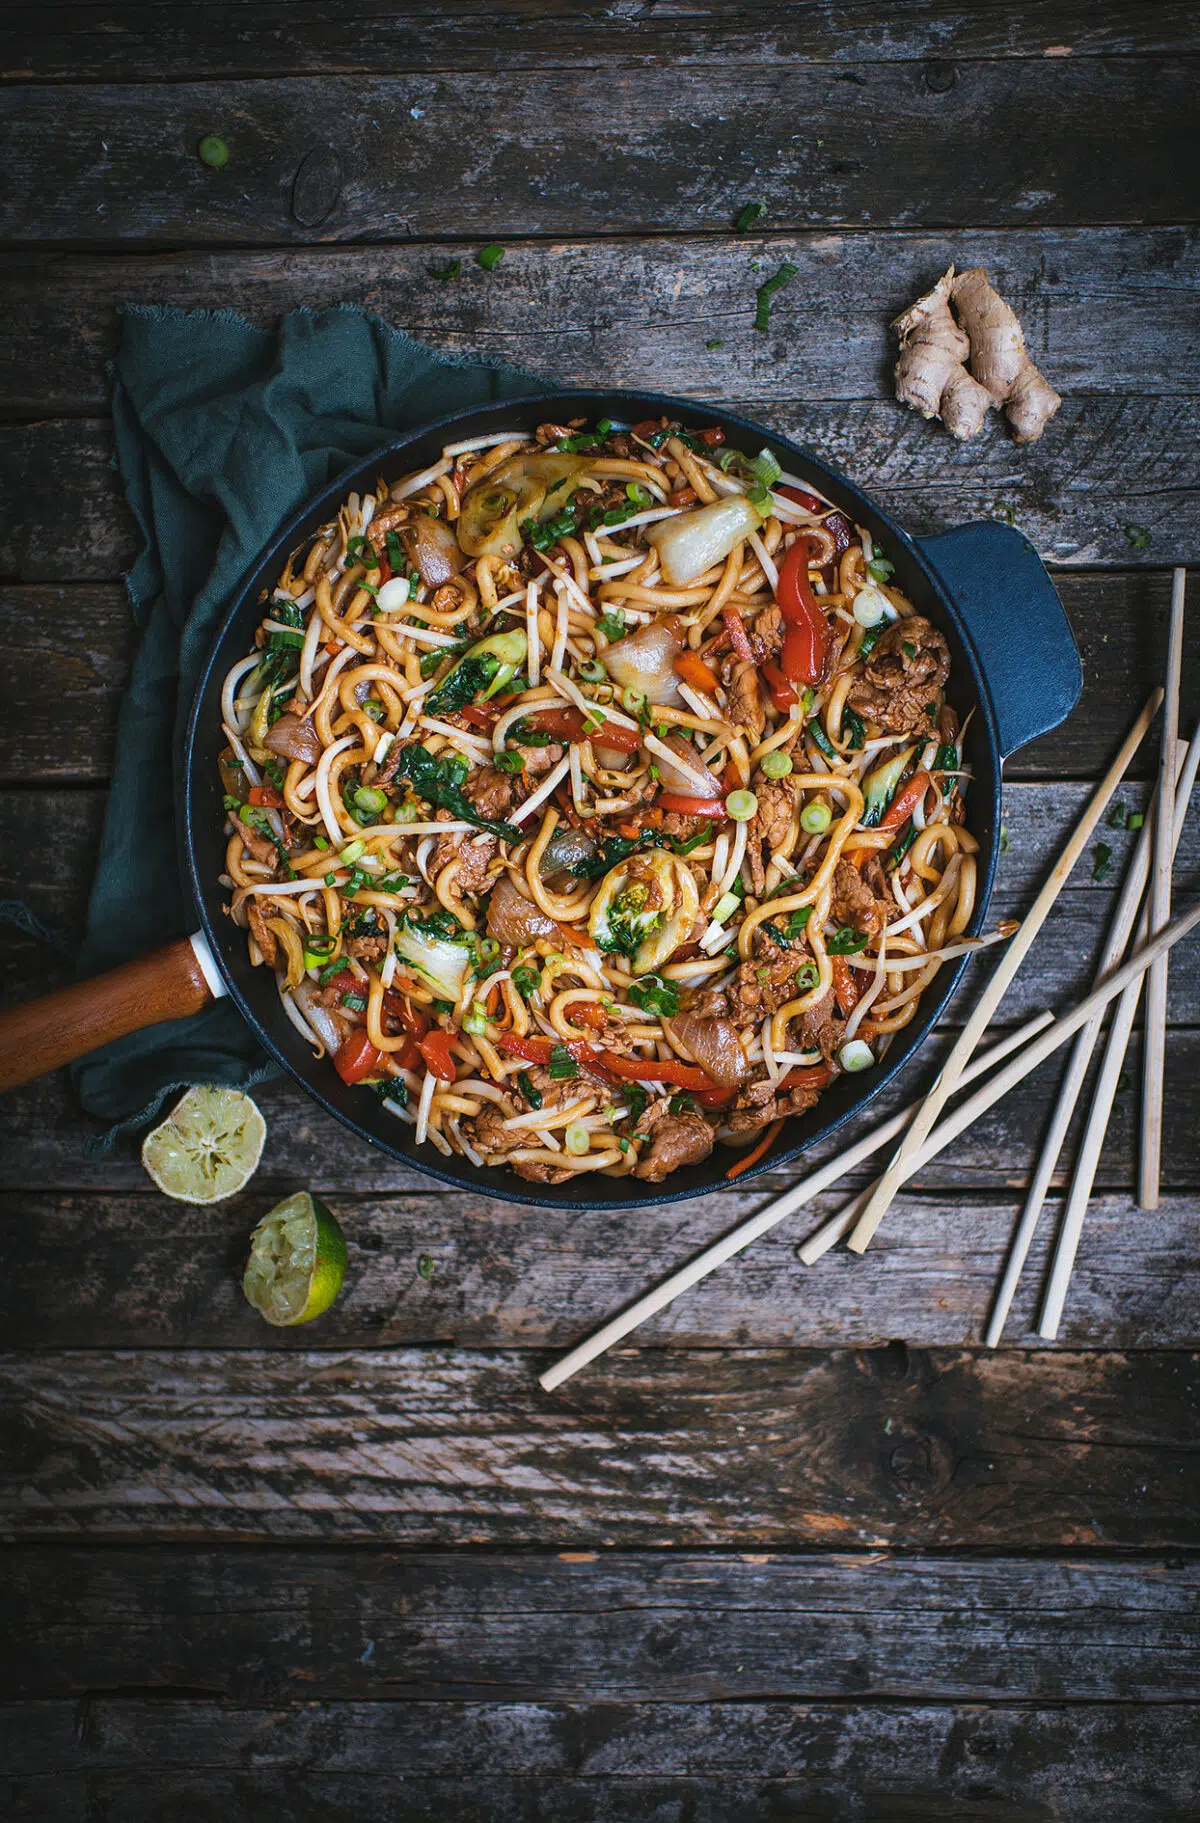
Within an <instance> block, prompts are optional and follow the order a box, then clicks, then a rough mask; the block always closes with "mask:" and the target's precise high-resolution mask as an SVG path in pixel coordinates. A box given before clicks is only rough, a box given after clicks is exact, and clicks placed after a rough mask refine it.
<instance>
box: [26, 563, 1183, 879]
mask: <svg viewBox="0 0 1200 1823" xmlns="http://www.w3.org/2000/svg"><path fill="white" fill-rule="evenodd" d="M1055 586H1056V588H1057V589H1058V592H1059V595H1060V596H1061V598H1062V602H1063V606H1064V607H1065V608H1066V611H1067V614H1068V617H1069V619H1070V621H1071V626H1072V629H1073V631H1074V633H1075V637H1076V639H1077V641H1078V642H1079V646H1080V650H1081V652H1082V654H1083V665H1084V691H1083V697H1082V700H1081V701H1080V704H1079V707H1078V708H1077V709H1076V711H1075V713H1074V714H1073V715H1072V716H1071V717H1070V718H1069V719H1068V720H1067V721H1066V722H1065V723H1064V724H1063V726H1062V727H1060V728H1056V729H1054V730H1053V731H1052V732H1051V733H1050V734H1048V735H1045V736H1044V737H1043V738H1042V739H1041V740H1038V741H1035V742H1034V743H1033V744H1032V745H1031V746H1029V747H1025V748H1022V749H1021V750H1020V752H1018V753H1016V754H1014V756H1013V757H1012V759H1011V760H1009V762H1008V764H1007V766H1006V769H1005V771H1006V776H1007V777H1008V778H1009V779H1011V780H1013V781H1014V782H1019V781H1023V780H1031V779H1037V780H1046V781H1050V780H1056V779H1057V780H1061V779H1064V778H1072V779H1079V778H1084V777H1088V776H1090V775H1094V774H1096V773H1099V772H1100V771H1101V770H1102V769H1103V767H1104V766H1105V765H1106V764H1107V762H1108V760H1109V758H1110V757H1111V754H1112V748H1113V741H1114V737H1115V736H1116V735H1117V733H1118V731H1119V730H1120V729H1121V728H1122V727H1124V726H1125V725H1126V724H1127V723H1128V722H1130V721H1131V720H1132V719H1133V716H1134V714H1135V713H1136V710H1137V708H1138V707H1139V706H1140V704H1142V703H1143V702H1145V700H1146V698H1147V696H1148V695H1149V694H1150V691H1151V690H1152V689H1153V688H1154V686H1155V684H1156V683H1157V682H1158V681H1159V679H1160V678H1161V676H1162V673H1163V665H1164V662H1165V654H1166V625H1167V604H1168V598H1169V595H1170V580H1169V577H1168V576H1167V575H1166V574H1165V572H1162V571H1158V570H1123V571H1105V570H1092V571H1063V572H1060V573H1059V574H1058V575H1057V576H1056V577H1055ZM0 620H2V622H3V626H4V630H5V659H6V664H7V667H8V670H7V680H6V681H7V698H8V703H9V714H8V716H6V717H5V719H4V721H3V722H2V723H0V786H2V785H49V784H71V785H76V784H99V783H102V782H103V781H105V780H106V779H107V778H108V776H109V772H110V769H111V763H112V752H113V733H114V729H115V726H116V717H117V709H118V705H119V703H120V698H121V691H122V689H123V688H124V684H125V679H126V677H127V675H128V668H129V663H130V659H131V654H132V643H133V629H132V623H131V617H130V612H129V605H128V602H127V600H126V598H125V591H124V590H123V589H122V588H121V587H120V586H119V585H118V584H115V583H79V584H74V585H63V584H56V583H34V584H30V585H27V586H24V587H22V586H19V585H8V586H6V585H4V584H0ZM51 677H52V678H53V682H54V688H53V689H48V687H47V685H48V681H49V680H50V678H51ZM1198 714H1200V642H1195V641H1193V642H1191V643H1190V645H1189V647H1188V650H1187V651H1186V652H1185V654H1184V690H1183V715H1182V726H1183V728H1184V730H1185V732H1187V733H1190V732H1191V729H1192V728H1193V727H1194V725H1195V720H1196V716H1197V715H1198ZM1153 770H1154V755H1153V751H1152V743H1150V744H1149V745H1148V746H1147V750H1146V751H1145V752H1144V753H1141V754H1139V755H1137V757H1136V758H1135V760H1134V763H1133V765H1132V766H1131V768H1130V776H1131V778H1133V779H1148V778H1150V777H1151V776H1152V775H1153ZM1072 801H1074V799H1072ZM1125 801H1127V802H1128V805H1129V807H1130V808H1132V809H1141V808H1143V806H1142V804H1141V802H1140V800H1138V799H1137V794H1135V793H1132V792H1130V793H1127V794H1126V800H1125ZM1118 846H1120V845H1118Z"/></svg>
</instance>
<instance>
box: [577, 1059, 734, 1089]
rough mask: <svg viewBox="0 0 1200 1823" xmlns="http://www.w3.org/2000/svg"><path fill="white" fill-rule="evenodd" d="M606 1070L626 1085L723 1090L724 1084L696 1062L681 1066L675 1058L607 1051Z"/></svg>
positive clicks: (604, 1060) (604, 1061) (603, 1060)
mask: <svg viewBox="0 0 1200 1823" xmlns="http://www.w3.org/2000/svg"><path fill="white" fill-rule="evenodd" d="M601 1061H602V1062H603V1064H604V1067H605V1069H607V1070H609V1071H611V1073H612V1074H613V1075H614V1076H620V1077H622V1078H623V1079H624V1080H625V1081H626V1082H672V1083H674V1084H675V1086H676V1088H679V1089H701V1090H705V1091H711V1090H714V1089H720V1088H721V1086H722V1085H721V1084H720V1083H719V1082H716V1081H715V1080H714V1079H713V1077H711V1076H710V1075H709V1074H708V1071H707V1070H702V1069H700V1068H699V1066H698V1065H696V1064H694V1063H679V1062H677V1061H676V1059H675V1058H673V1057H669V1058H665V1059H664V1058H659V1057H618V1056H616V1054H615V1053H613V1052H610V1051H605V1052H603V1053H602V1055H601Z"/></svg>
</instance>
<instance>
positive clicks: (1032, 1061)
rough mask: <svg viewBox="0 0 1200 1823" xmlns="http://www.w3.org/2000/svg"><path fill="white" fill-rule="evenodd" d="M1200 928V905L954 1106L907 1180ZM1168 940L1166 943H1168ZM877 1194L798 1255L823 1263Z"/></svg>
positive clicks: (911, 1162)
mask: <svg viewBox="0 0 1200 1823" xmlns="http://www.w3.org/2000/svg"><path fill="white" fill-rule="evenodd" d="M1195 924H1200V903H1197V904H1196V905H1194V906H1193V907H1192V908H1191V910H1190V911H1189V912H1186V913H1185V914H1184V916H1183V917H1182V918H1177V919H1176V920H1175V922H1174V923H1173V924H1169V925H1168V926H1167V927H1166V929H1165V930H1163V931H1160V932H1159V933H1158V936H1157V937H1155V938H1154V939H1153V940H1152V941H1151V942H1150V943H1149V944H1147V945H1146V946H1145V947H1144V948H1142V949H1140V950H1138V952H1137V954H1136V955H1133V956H1131V957H1130V958H1129V961H1128V962H1126V963H1123V964H1122V966H1121V967H1120V968H1119V969H1117V970H1116V971H1115V972H1114V973H1113V974H1111V975H1109V976H1108V978H1107V979H1106V980H1105V981H1102V982H1101V983H1100V985H1099V987H1096V988H1093V989H1092V992H1091V993H1090V994H1089V995H1088V997H1087V999H1086V1000H1081V1001H1080V1003H1079V1005H1078V1006H1077V1007H1073V1008H1072V1010H1071V1011H1070V1012H1069V1013H1065V1014H1064V1015H1063V1017H1062V1018H1061V1019H1055V1020H1054V1022H1053V1023H1052V1024H1051V1025H1050V1027H1049V1029H1048V1030H1046V1031H1043V1032H1042V1033H1041V1034H1040V1035H1039V1036H1038V1037H1037V1038H1035V1039H1034V1040H1033V1041H1032V1043H1030V1044H1028V1045H1026V1047H1025V1049H1024V1050H1023V1051H1020V1052H1018V1054H1017V1055H1016V1056H1015V1057H1014V1058H1013V1059H1012V1060H1011V1062H1009V1063H1006V1064H1005V1066H1004V1068H1003V1069H1002V1070H997V1072H996V1074H995V1075H994V1076H993V1077H991V1078H990V1079H989V1080H988V1081H987V1082H985V1083H984V1085H983V1087H982V1088H981V1089H976V1091H975V1093H974V1095H972V1096H970V1097H969V1098H968V1099H967V1100H966V1101H964V1102H963V1103H962V1104H961V1105H960V1106H959V1107H957V1108H955V1109H954V1111H953V1113H951V1114H950V1115H948V1116H947V1118H946V1119H945V1120H944V1121H943V1122H942V1123H941V1125H940V1126H938V1127H935V1128H934V1130H933V1132H932V1133H930V1134H928V1135H927V1136H926V1138H925V1140H924V1141H923V1143H922V1145H921V1147H920V1149H919V1151H917V1152H916V1153H915V1154H913V1155H912V1156H910V1157H909V1158H908V1159H906V1160H905V1162H904V1165H903V1180H902V1181H904V1180H907V1179H908V1178H910V1177H912V1176H913V1175H914V1174H915V1173H916V1172H918V1171H919V1170H921V1168H922V1166H924V1165H927V1164H928V1163H929V1161H930V1159H931V1158H935V1157H936V1156H937V1154H938V1153H939V1152H941V1151H942V1150H943V1149H944V1148H945V1147H946V1146H948V1145H949V1144H950V1142H951V1140H954V1139H957V1138H958V1136H959V1134H960V1133H963V1132H965V1131H966V1129H967V1128H968V1127H969V1126H970V1125H971V1124H972V1122H973V1121H976V1120H978V1119H979V1116H980V1115H981V1114H984V1113H986V1112H987V1110H988V1109H989V1108H990V1107H992V1106H993V1105H994V1104H995V1103H996V1102H998V1101H999V1100H1000V1099H1001V1098H1002V1097H1003V1096H1005V1095H1007V1094H1008V1091H1009V1090H1010V1089H1011V1088H1012V1087H1013V1085H1014V1084H1015V1083H1018V1082H1020V1081H1021V1079H1022V1078H1023V1077H1025V1076H1028V1075H1029V1073H1030V1071H1031V1070H1036V1069H1037V1067H1038V1065H1039V1064H1040V1063H1044V1062H1045V1060H1046V1058H1047V1057H1049V1056H1050V1055H1051V1053H1052V1052H1054V1051H1056V1050H1057V1049H1058V1047H1059V1046H1060V1045H1062V1044H1065V1043H1066V1041H1067V1039H1068V1038H1070V1037H1071V1035H1072V1034H1073V1033H1074V1032H1077V1031H1078V1030H1079V1029H1080V1027H1081V1026H1083V1025H1086V1024H1087V1022H1088V1020H1089V1019H1091V1018H1093V1017H1094V1016H1095V1015H1096V1014H1097V1013H1098V1012H1100V1011H1102V1010H1103V1008H1104V1007H1105V1006H1107V1004H1108V1002H1109V1001H1110V1000H1111V999H1112V998H1113V997H1114V995H1116V994H1119V993H1121V992H1122V991H1123V989H1125V988H1126V987H1127V986H1128V985H1129V984H1130V983H1131V982H1137V981H1140V980H1141V978H1142V975H1143V974H1144V973H1145V971H1146V969H1148V968H1149V966H1150V964H1151V962H1152V961H1153V960H1154V958H1155V956H1160V955H1163V954H1165V952H1166V951H1167V950H1168V949H1169V948H1170V947H1171V945H1172V944H1174V943H1178V941H1179V939H1180V938H1181V937H1185V936H1186V935H1187V933H1188V931H1190V930H1191V929H1192V927H1193V925H1195ZM1164 938H1165V939H1166V940H1167V941H1165V942H1164ZM964 1074H965V1072H964ZM960 1080H961V1078H960ZM872 1194H873V1191H871V1190H867V1191H864V1192H863V1195H862V1197H860V1198H859V1200H858V1202H856V1203H852V1204H851V1205H850V1207H849V1208H848V1209H842V1210H840V1211H839V1212H838V1214H837V1215H834V1216H831V1217H830V1219H829V1221H827V1222H826V1223H825V1224H824V1226H823V1227H821V1228H818V1229H817V1231H816V1233H815V1234H811V1235H809V1237H808V1240H807V1241H805V1243H804V1245H803V1246H802V1247H801V1248H800V1249H799V1257H800V1258H801V1259H802V1260H803V1261H804V1262H805V1264H806V1265H812V1264H813V1262H814V1261H815V1260H819V1259H820V1257H821V1255H822V1254H823V1253H827V1252H828V1250H829V1248H830V1247H832V1246H834V1245H835V1244H836V1242H838V1241H839V1240H841V1238H842V1236H843V1235H844V1234H845V1233H846V1232H847V1231H848V1230H849V1228H850V1226H851V1224H852V1223H853V1222H854V1220H855V1218H856V1216H857V1215H858V1213H859V1210H860V1209H861V1208H862V1207H863V1206H864V1205H865V1202H866V1200H867V1199H868V1198H869V1197H870V1196H871V1195H872Z"/></svg>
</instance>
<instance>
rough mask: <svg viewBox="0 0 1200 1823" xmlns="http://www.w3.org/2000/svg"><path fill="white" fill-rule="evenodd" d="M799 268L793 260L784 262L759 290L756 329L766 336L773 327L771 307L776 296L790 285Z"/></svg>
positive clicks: (755, 315) (755, 318)
mask: <svg viewBox="0 0 1200 1823" xmlns="http://www.w3.org/2000/svg"><path fill="white" fill-rule="evenodd" d="M799 270H800V268H799V266H793V264H792V262H791V260H784V262H783V264H782V266H780V268H779V270H778V271H777V272H776V273H775V274H774V275H773V276H772V277H771V278H769V279H767V280H766V281H765V283H764V284H761V285H760V286H759V288H758V308H757V310H756V311H755V312H754V327H755V328H756V329H757V330H760V331H761V333H762V334H763V335H766V333H767V331H768V329H770V327H771V305H772V302H773V301H774V298H775V294H776V292H778V291H782V290H783V288H784V286H785V285H790V284H791V282H792V280H793V279H794V278H795V276H796V274H797V272H799Z"/></svg>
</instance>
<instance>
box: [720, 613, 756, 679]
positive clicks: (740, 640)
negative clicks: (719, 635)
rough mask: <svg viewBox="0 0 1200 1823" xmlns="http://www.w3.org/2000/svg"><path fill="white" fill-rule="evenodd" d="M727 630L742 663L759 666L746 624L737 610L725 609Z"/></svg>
mask: <svg viewBox="0 0 1200 1823" xmlns="http://www.w3.org/2000/svg"><path fill="white" fill-rule="evenodd" d="M725 630H726V632H727V633H728V634H729V642H730V644H731V645H732V647H733V649H734V651H735V652H736V653H737V655H738V657H739V658H740V659H741V661H742V663H743V664H744V665H753V664H757V662H758V660H757V659H756V658H755V656H754V648H753V647H752V646H751V644H750V641H749V639H748V638H747V635H746V628H745V624H744V622H743V620H742V617H741V615H740V614H739V613H738V611H737V609H736V608H726V609H725Z"/></svg>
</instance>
